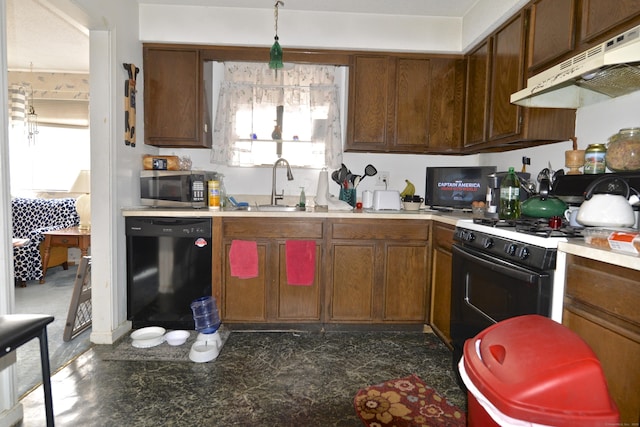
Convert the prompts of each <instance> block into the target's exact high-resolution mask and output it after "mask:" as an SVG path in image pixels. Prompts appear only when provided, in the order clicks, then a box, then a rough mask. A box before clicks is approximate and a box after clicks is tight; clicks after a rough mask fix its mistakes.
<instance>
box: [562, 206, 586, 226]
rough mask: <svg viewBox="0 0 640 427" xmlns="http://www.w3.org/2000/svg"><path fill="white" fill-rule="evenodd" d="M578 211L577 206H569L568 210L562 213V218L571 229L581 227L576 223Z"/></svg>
mask: <svg viewBox="0 0 640 427" xmlns="http://www.w3.org/2000/svg"><path fill="white" fill-rule="evenodd" d="M579 209H580V208H579V207H578V206H569V208H568V209H567V210H566V211H564V217H565V219H566V220H567V221H568V222H569V225H570V226H571V227H582V224H580V223H579V222H578V211H579Z"/></svg>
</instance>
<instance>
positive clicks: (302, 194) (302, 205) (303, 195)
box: [298, 187, 307, 208]
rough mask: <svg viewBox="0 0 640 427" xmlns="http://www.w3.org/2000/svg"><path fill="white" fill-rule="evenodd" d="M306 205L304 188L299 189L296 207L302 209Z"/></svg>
mask: <svg viewBox="0 0 640 427" xmlns="http://www.w3.org/2000/svg"><path fill="white" fill-rule="evenodd" d="M306 204H307V196H306V194H304V187H300V203H299V204H298V206H299V207H301V208H304V207H305V205H306Z"/></svg>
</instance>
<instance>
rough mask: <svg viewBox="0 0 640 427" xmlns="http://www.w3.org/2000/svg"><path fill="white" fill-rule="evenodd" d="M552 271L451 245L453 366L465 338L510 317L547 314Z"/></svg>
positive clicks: (551, 286) (549, 304) (458, 358)
mask: <svg viewBox="0 0 640 427" xmlns="http://www.w3.org/2000/svg"><path fill="white" fill-rule="evenodd" d="M552 288H553V272H542V271H535V270H532V269H529V268H525V267H522V266H520V265H517V264H514V263H511V262H509V261H506V260H501V259H499V258H496V257H495V256H493V255H488V254H485V253H482V252H480V251H478V250H477V249H474V248H470V247H466V246H462V245H460V244H457V243H454V245H453V266H452V279H451V340H452V344H453V352H454V353H453V366H454V371H455V372H456V373H457V363H458V361H459V360H460V357H462V348H463V345H464V342H465V341H466V340H467V339H469V338H473V337H474V336H476V335H477V334H478V333H479V332H480V331H482V330H484V329H485V328H487V327H489V326H491V325H493V324H494V323H497V322H499V321H501V320H505V319H508V318H510V317H515V316H521V315H525V314H540V315H543V316H548V317H550V314H551V293H552Z"/></svg>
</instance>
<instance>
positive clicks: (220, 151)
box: [211, 62, 342, 168]
mask: <svg viewBox="0 0 640 427" xmlns="http://www.w3.org/2000/svg"><path fill="white" fill-rule="evenodd" d="M336 71H337V68H336V67H334V66H329V65H307V64H295V65H293V66H288V67H286V68H285V69H281V70H278V72H277V74H276V73H274V70H271V69H269V68H268V66H267V64H262V63H245V62H228V63H225V64H224V81H223V82H222V84H221V87H220V94H219V98H218V106H217V113H216V118H215V124H214V132H213V147H212V150H211V161H212V162H213V163H218V164H225V165H229V166H248V165H259V164H269V163H272V162H273V160H274V159H277V158H278V157H279V156H280V155H282V156H283V157H286V158H287V159H288V160H289V161H290V162H291V160H292V159H291V158H290V156H293V154H290V153H291V152H292V151H287V146H288V147H290V149H293V148H295V147H297V148H298V149H299V148H300V147H305V148H304V150H305V152H306V157H307V158H311V157H314V156H315V157H316V160H315V161H314V162H315V164H307V166H314V167H323V166H326V167H330V168H337V167H339V166H340V164H341V163H342V135H341V126H340V114H339V101H338V100H339V95H338V93H339V88H338V87H337V85H336V84H335V83H334V82H335V75H336ZM278 106H284V111H285V115H289V116H288V117H296V118H297V119H296V123H292V121H291V119H289V121H288V122H287V120H285V121H284V123H283V128H282V129H281V130H282V132H281V137H280V138H274V137H273V136H272V131H273V130H275V129H274V125H275V124H276V123H275V120H276V108H277V107H278ZM265 117H267V120H265ZM260 118H261V119H262V120H261V123H258V119H260ZM274 139H282V141H283V147H284V148H283V152H282V153H276V152H275V151H276V150H275V149H274V150H272V149H271V148H272V147H274V144H273V140H274ZM267 142H271V143H270V144H267ZM265 146H268V147H270V148H269V150H270V152H269V153H266V152H265V151H264V148H261V147H265ZM309 150H310V151H309ZM293 151H295V150H293ZM309 154H311V156H310V155H309Z"/></svg>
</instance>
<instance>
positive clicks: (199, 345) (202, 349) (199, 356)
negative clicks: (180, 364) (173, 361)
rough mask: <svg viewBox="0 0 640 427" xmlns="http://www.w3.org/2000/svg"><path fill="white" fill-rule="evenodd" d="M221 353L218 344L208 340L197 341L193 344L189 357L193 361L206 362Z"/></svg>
mask: <svg viewBox="0 0 640 427" xmlns="http://www.w3.org/2000/svg"><path fill="white" fill-rule="evenodd" d="M219 353H220V351H219V350H218V346H217V345H216V344H215V343H212V342H208V341H196V342H195V343H193V345H192V346H191V351H190V352H189V359H190V360H191V361H192V362H196V363H204V362H209V361H211V360H213V359H215V358H216V357H218V354H219Z"/></svg>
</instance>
